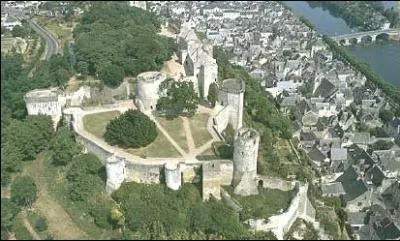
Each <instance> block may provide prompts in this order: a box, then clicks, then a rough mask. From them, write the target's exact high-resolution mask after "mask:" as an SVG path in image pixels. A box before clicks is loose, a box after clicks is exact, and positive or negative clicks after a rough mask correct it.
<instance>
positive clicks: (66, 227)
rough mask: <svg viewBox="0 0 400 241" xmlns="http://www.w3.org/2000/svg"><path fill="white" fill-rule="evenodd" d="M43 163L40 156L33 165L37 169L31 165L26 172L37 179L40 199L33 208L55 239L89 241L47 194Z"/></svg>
mask: <svg viewBox="0 0 400 241" xmlns="http://www.w3.org/2000/svg"><path fill="white" fill-rule="evenodd" d="M43 162H44V157H43V156H38V158H37V160H35V163H32V166H33V165H34V166H35V167H34V168H32V167H31V165H30V166H29V167H28V168H26V169H25V170H24V172H25V171H26V172H27V173H29V174H30V175H31V176H32V177H33V178H34V179H35V183H36V185H37V188H38V198H37V200H36V202H35V204H34V205H33V207H34V208H35V210H38V211H39V213H40V214H42V215H43V216H45V217H46V219H47V221H48V225H49V231H50V232H51V233H52V234H53V236H54V238H55V239H64V240H71V239H89V236H88V235H87V234H86V233H85V232H83V231H82V230H81V229H80V228H79V227H78V226H76V224H75V223H74V222H73V221H72V219H71V218H70V216H69V215H68V213H67V212H66V211H65V210H64V208H63V207H61V206H60V204H58V202H57V201H55V200H54V199H53V198H52V197H51V196H50V195H49V193H48V192H47V188H46V183H45V181H44V178H45V175H44V164H43ZM27 169H28V170H27Z"/></svg>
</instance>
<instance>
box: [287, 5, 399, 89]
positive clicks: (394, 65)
mask: <svg viewBox="0 0 400 241" xmlns="http://www.w3.org/2000/svg"><path fill="white" fill-rule="evenodd" d="M283 2H284V3H285V4H286V5H287V6H289V7H290V8H291V9H292V11H293V13H294V14H296V15H298V16H304V17H305V18H307V19H308V20H309V21H310V22H311V23H312V24H314V26H315V27H316V28H317V30H318V31H319V32H321V33H323V34H326V35H328V36H335V35H340V34H347V33H351V32H355V30H353V29H351V28H350V27H349V26H348V25H347V24H346V22H345V21H344V20H343V19H341V18H337V17H334V16H332V15H331V14H330V13H329V11H328V10H323V9H322V8H321V7H315V8H311V7H310V6H309V5H308V3H307V2H306V1H283ZM383 2H384V6H385V9H388V8H391V7H392V6H394V5H395V4H396V2H390V1H383ZM346 48H347V49H348V50H350V51H351V52H352V53H353V54H354V55H356V56H357V57H358V58H360V59H361V61H363V62H366V63H368V64H369V65H370V67H371V69H372V70H374V71H375V72H376V73H377V74H379V75H380V76H382V78H383V79H384V80H386V81H389V82H391V83H393V84H394V85H395V86H398V87H400V43H398V42H396V43H393V42H388V43H374V44H371V45H366V46H363V45H356V46H349V47H346Z"/></svg>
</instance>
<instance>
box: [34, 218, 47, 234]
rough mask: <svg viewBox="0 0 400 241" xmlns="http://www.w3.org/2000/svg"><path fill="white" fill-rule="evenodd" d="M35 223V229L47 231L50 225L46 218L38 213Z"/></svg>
mask: <svg viewBox="0 0 400 241" xmlns="http://www.w3.org/2000/svg"><path fill="white" fill-rule="evenodd" d="M34 225H35V229H36V230H37V231H39V232H42V231H45V230H46V229H47V227H48V225H47V221H46V219H45V218H44V217H42V216H39V215H38V217H37V219H36V221H35V224H34Z"/></svg>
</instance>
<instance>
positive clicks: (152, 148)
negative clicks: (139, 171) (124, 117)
mask: <svg viewBox="0 0 400 241" xmlns="http://www.w3.org/2000/svg"><path fill="white" fill-rule="evenodd" d="M120 114H121V113H120V112H119V111H107V112H101V113H95V114H89V115H85V116H84V117H83V126H84V128H85V130H86V131H88V132H90V133H92V134H93V135H95V136H96V137H98V138H103V135H104V133H105V132H106V126H107V123H108V122H110V121H111V120H112V119H114V118H115V117H117V116H119V115H120ZM179 120H180V119H179ZM165 121H166V122H165V123H164V124H165V126H164V125H163V127H164V128H165V129H167V131H168V133H170V135H171V136H172V138H174V140H176V141H177V142H178V144H179V145H180V146H181V147H182V148H184V147H186V148H187V146H183V145H181V143H183V141H182V137H180V138H178V136H179V133H178V132H176V131H173V130H174V128H175V129H179V128H178V127H179V126H177V125H178V124H179V123H178V122H177V121H175V122H168V120H165ZM181 126H182V124H181ZM180 129H183V128H182V127H181V128H180ZM174 133H175V134H174ZM183 138H185V139H184V140H185V143H186V137H183ZM178 140H181V141H180V142H179V141H178ZM127 152H129V153H131V154H133V155H137V156H140V157H143V158H145V157H180V154H179V152H178V151H177V150H175V148H174V147H173V146H172V144H171V143H170V142H169V141H168V139H167V138H166V137H165V136H164V135H163V134H162V133H161V132H159V131H158V135H157V138H156V139H155V140H154V142H153V143H151V144H149V145H148V146H146V147H142V148H138V149H127Z"/></svg>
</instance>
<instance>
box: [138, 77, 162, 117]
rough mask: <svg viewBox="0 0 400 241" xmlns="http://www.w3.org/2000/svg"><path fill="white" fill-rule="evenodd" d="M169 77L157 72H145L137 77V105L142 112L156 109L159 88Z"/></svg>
mask: <svg viewBox="0 0 400 241" xmlns="http://www.w3.org/2000/svg"><path fill="white" fill-rule="evenodd" d="M166 78H167V76H166V75H165V74H163V73H160V72H157V71H150V72H144V73H141V74H139V75H138V76H137V80H138V82H137V89H136V105H137V107H138V109H139V110H140V111H142V112H144V111H152V110H155V109H156V105H157V101H158V99H159V98H160V96H159V93H158V92H159V91H158V90H159V86H160V84H161V82H163V81H164V80H165V79H166Z"/></svg>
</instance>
